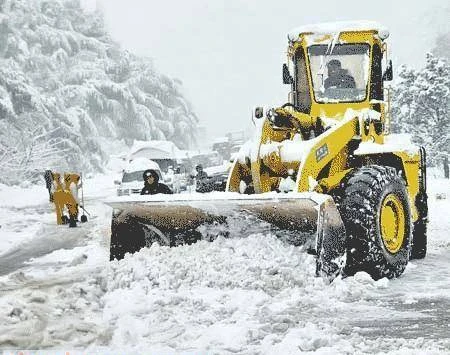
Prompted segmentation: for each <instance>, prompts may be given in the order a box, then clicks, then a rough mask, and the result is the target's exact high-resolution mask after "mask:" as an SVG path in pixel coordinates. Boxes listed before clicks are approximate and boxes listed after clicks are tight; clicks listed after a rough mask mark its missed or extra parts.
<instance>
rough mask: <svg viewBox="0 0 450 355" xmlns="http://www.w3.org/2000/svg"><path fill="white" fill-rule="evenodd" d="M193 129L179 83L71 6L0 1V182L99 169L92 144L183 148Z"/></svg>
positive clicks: (95, 16) (95, 17)
mask: <svg viewBox="0 0 450 355" xmlns="http://www.w3.org/2000/svg"><path fill="white" fill-rule="evenodd" d="M149 46H151V43H149ZM196 126H197V117H196V116H195V114H194V113H193V111H192V109H191V107H190V104H189V102H187V101H186V99H185V98H184V97H183V95H182V88H181V84H180V82H179V81H177V80H173V79H170V78H168V77H166V76H164V75H162V74H160V73H158V72H157V71H156V70H155V69H154V67H153V65H152V61H151V60H150V59H147V58H139V57H136V56H134V55H132V54H130V53H128V52H126V51H124V50H121V49H120V47H119V46H118V44H116V43H115V42H114V41H113V40H112V39H111V38H110V36H109V35H108V33H107V32H106V30H105V27H104V24H103V20H102V17H101V15H100V14H99V13H86V12H84V11H83V10H82V9H81V7H80V2H79V0H67V1H64V0H51V1H47V0H1V1H0V167H1V168H2V169H3V172H4V174H2V175H1V178H0V182H3V183H5V182H11V181H12V180H18V181H20V180H23V179H24V178H25V179H27V178H29V177H30V175H32V174H33V171H34V170H39V171H41V170H42V168H43V166H44V165H46V166H48V167H56V168H59V169H64V168H65V167H70V169H72V170H73V169H83V170H92V169H96V168H99V167H101V166H102V165H103V164H104V160H105V159H106V157H105V154H104V149H103V147H102V145H101V144H99V141H100V140H99V137H107V138H108V140H109V141H110V142H111V141H112V142H113V141H114V140H119V139H139V140H149V139H169V140H174V141H176V142H177V144H178V145H179V147H180V148H188V147H190V146H192V145H193V143H194V142H195V140H196ZM61 150H64V153H61ZM25 167H26V168H25Z"/></svg>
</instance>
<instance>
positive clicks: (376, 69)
mask: <svg viewBox="0 0 450 355" xmlns="http://www.w3.org/2000/svg"><path fill="white" fill-rule="evenodd" d="M372 60H373V62H372V75H371V77H370V99H371V100H383V99H384V95H383V79H382V76H383V73H382V68H381V62H382V60H383V53H381V48H380V46H379V45H378V44H375V45H374V46H373V54H372Z"/></svg>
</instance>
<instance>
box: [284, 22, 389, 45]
mask: <svg viewBox="0 0 450 355" xmlns="http://www.w3.org/2000/svg"><path fill="white" fill-rule="evenodd" d="M355 31H375V32H378V34H379V36H380V38H381V39H386V38H388V37H389V30H388V29H387V28H386V27H385V26H383V25H381V24H380V23H378V22H376V21H363V20H361V21H339V22H325V23H317V24H310V25H303V26H300V27H296V28H294V29H292V30H291V31H289V33H288V39H289V40H290V41H296V40H297V39H298V36H299V35H300V33H314V34H336V33H341V32H355Z"/></svg>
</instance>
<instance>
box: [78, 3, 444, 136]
mask: <svg viewBox="0 0 450 355" xmlns="http://www.w3.org/2000/svg"><path fill="white" fill-rule="evenodd" d="M82 2H83V3H84V4H85V5H86V6H87V7H88V8H90V9H93V8H95V7H96V6H97V7H100V8H101V9H102V11H103V12H104V14H105V19H106V23H107V27H108V29H109V30H110V32H111V34H112V36H113V38H114V39H115V40H117V41H118V42H119V43H120V44H121V45H122V47H123V48H124V49H128V50H130V51H131V52H133V53H136V54H138V55H144V56H148V57H152V58H153V59H154V63H155V65H156V68H157V69H158V70H159V71H160V72H162V73H164V74H167V75H169V76H171V77H176V78H178V79H180V80H181V81H182V82H183V86H184V88H185V92H184V93H185V95H186V97H187V98H188V99H189V100H190V101H191V103H192V104H193V106H194V109H195V112H196V113H197V115H198V116H199V118H200V121H201V123H202V124H203V125H205V126H206V127H207V132H208V135H209V138H210V139H212V138H213V137H216V136H223V135H224V134H225V133H226V132H229V131H233V130H239V129H241V128H243V127H246V128H250V127H251V126H250V117H251V116H250V113H251V108H252V107H253V106H257V105H280V104H283V103H284V102H286V101H287V92H288V89H289V87H288V86H284V85H283V84H282V81H281V65H282V63H283V62H284V61H286V54H285V53H286V47H287V39H286V34H287V33H288V31H289V30H291V29H292V28H295V27H297V26H299V25H302V24H308V23H317V22H325V21H327V22H328V21H344V20H357V19H367V20H374V21H378V22H380V23H382V24H384V25H385V26H387V27H388V28H389V30H390V33H391V36H390V41H389V43H390V44H391V46H390V53H391V55H392V59H393V62H394V66H397V65H400V64H408V65H411V66H414V67H416V68H418V67H420V66H421V65H423V63H424V58H425V52H426V51H428V50H430V49H431V48H432V47H433V46H434V40H435V37H436V35H437V34H438V33H441V32H449V31H450V27H449V18H450V10H449V9H450V6H449V5H448V4H449V2H448V0H420V1H418V0H411V1H407V0H405V1H392V0H378V1H367V0H341V1H339V0H338V1H335V0H321V1H300V0H285V1H282V0H278V1H273V0H270V1H261V0H209V1H208V0H189V1H183V0H179V1H173V0H172V1H170V0H166V1H161V0H158V1H156V0H82Z"/></svg>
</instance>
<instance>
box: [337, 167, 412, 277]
mask: <svg viewBox="0 0 450 355" xmlns="http://www.w3.org/2000/svg"><path fill="white" fill-rule="evenodd" d="M341 192H342V194H341V196H340V199H338V200H340V201H339V206H338V208H339V211H340V212H341V217H342V220H343V222H344V225H345V229H346V234H347V243H346V248H347V261H346V265H345V268H344V274H345V275H349V276H351V275H354V274H355V273H356V272H358V271H365V272H367V273H368V274H370V275H371V276H372V278H373V279H375V280H378V279H380V278H383V277H387V278H394V277H398V276H400V275H401V274H402V273H403V271H404V270H405V267H406V265H407V264H408V260H409V255H410V248H411V210H410V206H409V200H408V194H407V191H406V186H405V182H404V180H403V179H402V178H401V177H400V176H399V175H398V173H397V172H396V170H395V169H394V168H390V167H383V166H378V165H369V166H364V167H362V168H359V169H355V170H354V171H353V172H351V173H350V175H349V177H348V179H347V180H346V183H345V185H344V186H343V187H342V188H341ZM382 211H383V216H384V217H383V218H384V219H383V222H382V221H381V220H382V217H381V216H382ZM386 211H387V212H386ZM388 216H394V218H393V220H395V223H387V222H386V221H391V220H392V218H387V217H388ZM402 221H403V223H401V222H402ZM392 226H394V227H392ZM392 231H394V232H393V233H394V237H391V234H392ZM397 236H398V237H397Z"/></svg>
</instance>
